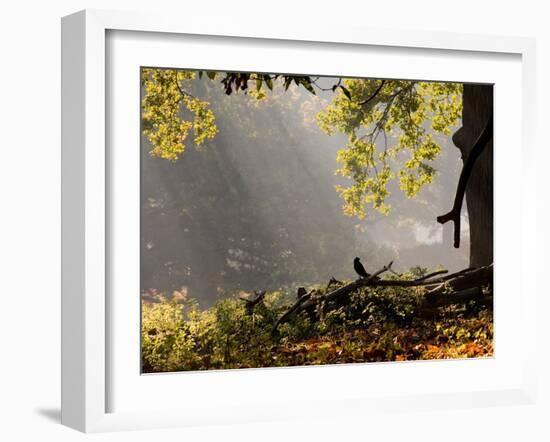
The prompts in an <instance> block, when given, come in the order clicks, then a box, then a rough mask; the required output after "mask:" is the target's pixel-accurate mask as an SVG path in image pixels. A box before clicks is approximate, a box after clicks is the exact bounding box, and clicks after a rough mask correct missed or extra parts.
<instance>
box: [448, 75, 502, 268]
mask: <svg viewBox="0 0 550 442" xmlns="http://www.w3.org/2000/svg"><path fill="white" fill-rule="evenodd" d="M492 108H493V86H492V85H475V84H465V85H464V94H463V110H462V127H461V128H460V129H459V130H458V131H457V132H456V133H455V134H454V135H453V142H454V144H455V145H456V146H457V147H458V148H459V149H460V152H461V154H462V160H463V161H466V159H467V158H468V155H469V153H470V151H471V149H472V147H473V145H474V143H475V141H476V139H477V137H478V136H479V134H480V133H481V132H482V131H483V128H484V127H485V124H486V122H487V119H488V118H489V115H490V114H491V111H492ZM466 205H467V209H468V220H469V224H470V267H481V266H486V265H489V264H491V263H492V262H493V139H492V137H491V140H490V141H489V143H488V144H487V146H486V147H485V149H484V151H483V153H482V154H481V155H480V157H479V158H478V159H477V161H476V163H475V165H474V169H473V170H472V174H471V176H470V179H469V181H468V185H467V187H466Z"/></svg>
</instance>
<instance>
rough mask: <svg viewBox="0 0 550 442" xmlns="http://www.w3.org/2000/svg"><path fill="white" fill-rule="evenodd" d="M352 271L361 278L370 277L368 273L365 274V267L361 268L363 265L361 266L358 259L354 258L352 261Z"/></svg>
mask: <svg viewBox="0 0 550 442" xmlns="http://www.w3.org/2000/svg"><path fill="white" fill-rule="evenodd" d="M353 269H354V270H355V272H356V273H357V274H358V275H359V276H360V277H361V278H368V277H369V276H370V273H367V271H366V270H365V267H363V264H361V260H360V259H359V258H355V259H354V260H353Z"/></svg>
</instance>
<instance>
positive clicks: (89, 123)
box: [62, 10, 537, 432]
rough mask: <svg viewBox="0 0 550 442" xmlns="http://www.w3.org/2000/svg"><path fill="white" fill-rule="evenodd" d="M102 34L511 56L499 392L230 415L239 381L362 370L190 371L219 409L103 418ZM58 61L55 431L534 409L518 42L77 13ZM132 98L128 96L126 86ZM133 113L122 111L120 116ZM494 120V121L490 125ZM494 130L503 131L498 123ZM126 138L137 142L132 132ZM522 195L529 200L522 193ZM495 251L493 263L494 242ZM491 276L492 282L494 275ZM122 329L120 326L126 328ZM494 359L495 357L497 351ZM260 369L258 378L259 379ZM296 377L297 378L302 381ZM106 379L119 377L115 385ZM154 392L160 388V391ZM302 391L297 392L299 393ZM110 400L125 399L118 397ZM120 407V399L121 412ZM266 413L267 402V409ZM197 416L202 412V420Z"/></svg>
mask: <svg viewBox="0 0 550 442" xmlns="http://www.w3.org/2000/svg"><path fill="white" fill-rule="evenodd" d="M113 32H115V33H116V32H119V33H120V32H121V33H128V32H140V33H156V34H155V35H156V36H157V37H158V36H159V35H160V36H171V37H170V38H179V37H183V38H185V36H186V35H187V36H215V37H216V38H218V39H220V38H221V39H222V40H223V39H226V40H227V41H229V40H231V39H235V38H236V39H248V40H249V41H256V42H261V41H266V39H267V41H270V42H273V44H278V43H277V42H279V43H280V44H284V45H299V44H303V43H304V42H308V43H310V44H313V45H315V44H319V45H321V44H324V45H334V44H336V45H337V46H338V48H342V49H346V48H348V49H349V48H352V47H353V48H358V47H359V48H361V47H365V48H366V47H370V48H373V47H374V48H377V50H379V51H383V50H384V49H387V50H388V51H389V50H390V49H391V48H399V50H400V51H401V52H402V53H407V51H413V50H419V49H421V50H425V51H427V52H426V54H428V53H429V54H431V56H433V57H435V58H437V57H443V56H444V55H445V54H466V53H467V54H470V55H472V57H473V59H478V60H480V63H481V62H482V61H483V59H484V57H489V54H501V55H503V56H513V57H515V59H516V61H517V60H519V61H518V63H519V65H518V68H519V69H520V77H521V81H520V87H521V90H520V91H518V96H517V97H516V98H518V100H519V102H518V104H519V105H520V107H521V110H520V111H518V112H519V114H515V115H514V116H517V115H521V120H520V121H521V124H520V125H519V127H517V128H516V129H517V140H518V142H519V143H520V144H521V160H522V167H523V169H522V173H523V178H524V182H525V183H524V184H523V187H521V188H519V189H518V190H517V192H518V196H519V198H521V204H522V210H521V211H519V212H518V214H517V215H516V217H517V219H515V220H512V221H510V222H516V221H517V223H516V224H514V226H516V227H517V228H518V229H519V230H520V231H519V232H518V237H517V242H516V245H517V249H516V252H515V254H516V256H515V259H516V261H517V254H520V255H521V264H522V266H521V275H520V277H519V278H518V281H517V284H518V285H517V288H518V290H519V291H520V293H521V296H517V297H516V299H515V305H514V308H516V309H517V311H519V312H521V313H522V314H521V315H518V319H517V320H516V323H519V325H520V326H521V327H522V329H523V330H524V333H523V337H524V339H523V342H524V343H525V344H524V346H523V347H522V349H523V353H522V354H521V355H517V360H516V361H514V362H513V363H512V362H510V363H509V364H508V365H507V366H506V367H508V368H509V369H510V370H511V371H510V373H513V375H511V376H507V377H506V379H507V381H506V382H504V381H503V382H500V383H495V384H494V385H491V386H490V387H488V388H482V387H481V386H480V385H477V386H474V387H473V388H472V389H471V390H468V386H467V385H465V386H463V387H462V389H461V390H460V391H458V390H457V391H454V392H449V391H447V390H445V389H441V388H440V387H438V385H437V384H435V385H434V387H433V388H431V389H429V390H428V389H427V390H426V392H425V393H424V394H419V393H418V391H412V390H411V391H409V392H406V391H403V392H402V393H400V394H398V393H397V392H396V391H389V390H388V391H386V392H384V391H383V390H380V391H378V392H377V394H376V395H372V394H370V395H369V394H367V393H363V392H362V391H361V389H359V391H358V392H357V394H355V395H351V396H350V395H342V394H339V393H337V392H336V393H335V394H333V395H329V396H328V397H327V398H326V399H324V400H321V399H320V398H316V397H314V396H311V397H310V398H309V399H308V400H307V401H305V402H304V403H307V404H308V407H307V408H304V406H303V403H299V402H296V403H295V404H292V403H289V404H288V406H286V407H284V408H281V407H280V406H272V407H269V406H266V404H263V403H262V404H260V403H259V402H258V399H257V398H256V399H255V398H254V396H253V395H248V396H247V395H246V394H245V395H243V397H242V398H238V400H236V401H235V402H237V403H232V404H231V407H228V406H227V401H226V400H225V402H224V400H223V391H227V392H228V394H229V391H230V390H229V388H228V385H227V383H225V384H224V382H223V380H224V379H230V380H231V383H232V384H234V385H238V386H240V387H241V388H245V389H246V388H250V379H254V381H253V382H254V385H255V387H256V388H260V387H262V386H263V387H267V386H268V384H273V385H276V384H277V382H296V380H297V379H300V382H303V381H304V379H310V378H315V377H316V376H317V377H319V374H320V373H321V374H322V376H324V377H325V379H329V381H328V382H330V379H333V378H335V377H336V376H338V372H337V371H336V370H340V372H342V370H346V375H345V377H346V379H348V380H353V379H356V380H357V379H360V377H361V375H362V373H363V374H364V371H362V370H365V369H366V368H364V367H365V365H363V364H359V365H356V366H355V367H350V366H347V367H321V370H324V371H319V370H317V368H316V367H314V368H313V370H316V371H312V370H311V368H308V369H307V370H309V371H307V372H305V371H304V369H300V368H297V369H283V370H269V369H262V370H253V371H249V370H240V371H239V373H235V371H232V372H227V371H225V372H224V371H222V372H217V373H206V374H205V373H201V374H199V376H195V377H194V378H192V377H188V378H187V379H188V380H191V382H193V383H194V384H196V385H199V384H200V385H201V387H202V388H203V390H202V391H203V392H204V388H207V389H208V388H210V389H213V388H218V389H220V390H219V391H221V393H220V394H221V396H222V399H221V400H220V403H219V407H218V409H216V404H213V403H212V402H210V403H208V404H204V406H203V407H202V408H201V407H200V406H198V407H196V412H194V413H193V412H191V410H190V409H186V407H185V406H182V407H178V408H176V407H174V406H173V405H170V404H169V405H168V406H167V407H159V408H157V409H145V408H143V407H142V408H139V407H136V409H132V410H130V409H125V408H124V407H122V409H121V410H117V409H116V408H117V407H115V409H113V407H112V404H111V403H110V399H109V397H110V395H111V393H112V391H113V390H114V389H115V388H116V385H114V384H113V382H112V379H113V376H112V370H113V367H112V365H113V361H116V359H117V358H116V355H115V354H114V353H113V352H114V351H117V350H116V349H117V348H120V346H119V347H117V346H116V345H114V346H113V345H111V344H112V343H111V335H113V323H115V322H116V321H119V322H120V318H119V319H117V317H116V314H115V313H113V311H111V309H112V305H113V304H112V300H111V299H109V296H108V295H109V293H108V291H109V287H110V282H109V270H108V269H109V268H110V267H109V265H110V260H111V259H115V258H113V257H112V256H111V255H110V252H109V246H108V245H109V244H110V242H111V241H113V238H112V237H111V236H110V235H112V234H114V233H116V232H117V230H116V229H114V230H113V229H110V228H109V223H110V222H111V221H112V220H110V217H111V211H112V209H113V206H112V204H113V201H115V202H116V201H117V199H116V198H113V195H111V194H110V192H111V190H112V188H111V187H110V186H109V180H111V179H112V176H111V175H110V173H111V172H112V169H110V167H111V166H110V165H109V161H110V159H109V152H108V142H109V139H110V138H109V137H110V134H109V133H108V132H107V126H106V121H108V119H110V118H113V115H111V113H110V112H111V109H110V108H109V107H108V102H109V96H108V94H109V93H111V90H110V88H109V81H110V79H111V77H110V76H107V75H106V72H109V71H108V69H107V68H108V63H109V60H108V56H113V53H112V52H109V45H108V41H107V39H108V37H107V36H108V34H109V33H113ZM143 35H144V34H143ZM174 36H175V37H174ZM178 36H179V37H178ZM231 41H235V40H231ZM438 54H439V55H438ZM62 56H63V58H62V123H63V128H62V423H63V424H65V425H67V426H70V427H72V428H76V429H78V430H80V431H85V432H97V431H110V430H122V429H139V428H158V427H169V426H186V425H206V424H209V423H233V422H254V421H262V420H273V419H285V418H294V417H297V416H301V417H304V418H307V417H308V416H313V415H315V416H317V417H319V416H323V415H326V416H327V417H328V416H330V415H334V414H340V415H348V414H349V415H351V414H368V413H371V412H373V411H375V410H376V411H380V410H384V411H388V412H392V411H398V410H399V411H403V410H405V411H406V410H413V409H437V408H455V407H458V408H460V407H470V406H488V405H499V404H522V403H532V402H533V401H534V397H535V393H536V383H535V371H536V370H535V369H536V367H535V366H534V362H533V361H534V358H533V354H534V348H531V347H529V345H534V342H535V339H529V338H528V337H529V336H534V333H535V322H534V318H535V316H536V315H535V312H536V304H537V302H536V297H537V291H536V286H535V283H534V281H533V279H530V278H526V277H525V275H526V272H527V260H528V256H533V255H534V254H535V246H536V238H535V229H534V228H533V227H534V222H535V213H534V210H535V209H534V207H535V206H536V204H535V198H536V192H533V191H532V187H531V188H529V185H528V183H529V182H532V181H533V180H534V174H530V172H531V171H532V170H534V166H533V164H534V140H533V135H532V134H533V133H534V129H533V124H534V123H533V121H534V118H533V113H534V110H533V109H534V102H535V78H534V76H535V69H534V63H535V61H534V57H535V47H534V41H533V40H531V39H525V38H517V37H498V38H496V37H490V36H475V35H463V34H460V35H457V34H446V33H437V34H435V33H426V32H414V31H403V30H395V31H392V32H390V31H387V30H385V31H384V30H377V29H371V28H348V27H343V26H331V27H330V29H328V28H322V27H315V26H313V25H311V26H301V27H300V28H299V29H298V28H294V27H292V26H291V25H287V26H285V25H284V24H280V23H278V24H277V25H276V26H275V25H272V26H270V25H266V23H258V24H255V23H248V24H247V25H246V26H243V24H242V23H239V24H238V25H234V24H231V23H226V22H221V21H220V22H218V21H213V20H212V19H211V18H208V19H205V18H203V19H201V17H196V18H195V19H194V20H193V21H188V22H186V23H185V24H182V23H181V22H180V20H178V18H177V17H170V16H154V15H152V14H144V13H125V12H113V11H100V10H87V11H81V12H78V13H76V14H73V15H70V16H67V17H65V18H63V21H62ZM136 60H137V59H136ZM135 63H137V61H135ZM473 63H475V61H474V62H473ZM181 67H186V66H181ZM429 69H430V68H429V67H428V68H427V69H426V74H425V76H427V77H431V76H433V74H431V73H430V70H429ZM434 69H435V68H434ZM115 76H116V75H115ZM137 92H139V91H138V89H137V87H136V93H137ZM501 103H502V101H501ZM495 105H496V113H497V114H498V112H499V107H498V106H499V102H498V100H496V101H495ZM501 105H502V104H501ZM133 111H135V109H133ZM133 111H132V110H129V112H133ZM114 118H116V117H114ZM136 118H137V114H136ZM497 118H500V117H497ZM503 121H504V120H501V124H502V122H503ZM501 127H503V126H502V125H501ZM498 128H499V125H498V122H497V124H496V127H495V136H496V139H497V143H498V142H499V141H498V137H499V129H498ZM136 135H137V136H138V137H139V133H137V134H136ZM512 137H513V136H512ZM503 145H504V143H503ZM496 146H498V144H497V145H496ZM497 149H498V147H497ZM501 164H503V166H502V167H503V168H505V167H506V165H505V164H504V163H501ZM115 167H116V166H115ZM497 167H498V166H497ZM134 172H135V171H134ZM134 176H135V174H134ZM528 188H529V189H530V190H529V191H527V189H528ZM495 204H497V203H495ZM497 219H498V218H497ZM498 222H499V221H497V223H498ZM518 226H519V227H518ZM496 252H497V257H498V243H497V249H496ZM496 277H497V278H498V267H497V270H496ZM136 296H138V294H136ZM498 296H499V295H498V294H497V297H498ZM510 307H511V306H510V305H509V304H505V303H504V301H503V302H502V303H501V304H500V305H499V304H498V303H497V305H496V307H495V311H496V315H498V314H499V312H506V308H510ZM119 311H120V309H119ZM497 320H498V316H497ZM127 321H128V323H132V322H134V323H135V324H138V322H139V317H137V316H136V317H134V316H130V317H129V319H128V320H127ZM518 321H519V322H518ZM124 323H125V324H126V321H125V322H124ZM503 323H504V322H503ZM501 330H503V334H502V335H503V336H504V335H506V333H505V331H506V328H505V327H503V328H501ZM113 339H115V338H113ZM115 340H116V339H115ZM529 343H533V344H529ZM497 348H498V347H497ZM501 354H502V355H504V352H503V353H501ZM125 357H126V356H125ZM130 357H133V356H130ZM504 359H506V358H504ZM494 360H496V361H497V362H496V363H495V362H494V361H493V362H492V364H493V365H487V364H485V365H483V366H481V365H480V366H479V367H478V366H476V365H475V363H476V361H472V362H473V363H472V364H470V365H469V366H468V367H467V368H465V366H464V365H461V364H455V363H454V362H453V361H448V362H440V361H434V362H430V363H429V364H432V365H431V367H432V368H430V370H431V373H432V374H434V373H436V374H437V372H440V373H442V372H443V370H451V371H453V372H457V371H463V370H471V371H472V373H471V374H470V375H468V376H472V377H473V376H475V373H476V370H481V371H483V372H484V375H485V376H491V373H492V370H497V369H498V370H500V368H498V365H497V363H498V361H499V354H498V350H497V353H496V356H495V358H494ZM134 362H135V361H134ZM134 362H132V363H134ZM426 364H428V363H425V364H423V363H409V364H406V365H401V364H368V365H372V368H369V370H371V371H370V373H373V370H377V373H380V372H381V371H387V370H392V371H393V372H394V373H396V374H398V375H399V376H403V374H404V373H405V372H408V373H413V372H415V373H418V376H421V377H422V376H426V375H427V373H428V372H427V371H426V370H425V367H426ZM434 364H435V365H434ZM489 364H491V361H489ZM512 365H513V367H512ZM384 367H387V368H384ZM396 367H398V368H396ZM415 367H420V368H415ZM494 367H496V368H494ZM506 367H504V368H506ZM501 368H502V367H501ZM504 368H503V369H504ZM115 369H116V367H115ZM266 370H268V371H267V372H266ZM481 371H479V373H480V372H481ZM266 373H267V374H266ZM304 373H307V376H306V375H305V374H304ZM312 373H313V375H312ZM495 373H496V372H495ZM502 373H504V372H502ZM205 375H206V376H208V377H205ZM132 376H139V373H133V374H132ZM171 376H178V375H165V376H164V375H163V376H157V377H156V379H157V380H155V381H146V382H148V383H149V384H151V385H152V384H153V383H156V384H155V385H152V387H151V386H149V387H147V386H146V387H145V388H155V389H157V387H159V391H163V392H164V393H161V394H165V395H166V391H169V390H166V389H170V388H172V387H173V385H169V384H170V381H168V380H167V379H168V378H170V377H171ZM114 378H115V379H120V376H118V378H117V377H114ZM161 378H164V379H161ZM497 378H498V376H495V379H497ZM140 379H141V378H140ZM148 379H152V378H148ZM170 379H176V378H174V377H172V378H170ZM179 379H182V378H181V377H180V378H179ZM467 379H469V378H466V380H467ZM115 384H116V382H115ZM161 384H165V385H164V386H161ZM497 384H498V385H497ZM209 385H210V387H209ZM160 387H162V388H160ZM128 388H132V385H130V384H129V387H128ZM163 388H164V390H163ZM224 389H225V390H224ZM305 391H308V390H307V388H306V390H305ZM233 393H234V392H233ZM121 394H126V393H124V391H122V393H121ZM191 399H192V398H191ZM131 400H132V399H131V398H130V399H129V400H128V402H130V401H131ZM167 403H169V401H167ZM274 405H277V403H276V402H275V404H274ZM208 407H209V408H210V411H211V412H210V413H206V412H205V410H206V409H207V408H208ZM246 409H249V410H250V412H249V413H242V412H239V410H241V411H243V410H246ZM224 410H225V411H224Z"/></svg>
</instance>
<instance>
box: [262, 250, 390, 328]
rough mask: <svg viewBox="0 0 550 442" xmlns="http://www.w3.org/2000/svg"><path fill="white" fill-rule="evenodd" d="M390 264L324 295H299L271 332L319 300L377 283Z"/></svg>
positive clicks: (332, 297)
mask: <svg viewBox="0 0 550 442" xmlns="http://www.w3.org/2000/svg"><path fill="white" fill-rule="evenodd" d="M392 264H393V261H391V262H390V263H389V264H388V265H386V266H384V267H382V268H381V269H380V270H378V271H377V272H376V273H373V274H372V275H370V276H369V277H368V278H361V279H358V280H356V281H353V282H350V283H349V284H346V285H344V286H342V287H339V288H337V289H336V290H333V291H332V292H329V293H325V294H324V295H321V296H315V297H314V296H312V295H313V292H312V293H309V294H307V295H304V296H302V297H299V299H298V301H296V303H295V304H294V305H293V306H292V307H290V308H289V309H288V310H287V311H286V312H285V313H283V315H282V316H281V317H280V318H279V319H277V321H276V322H275V324H274V325H273V329H272V332H273V333H274V332H276V331H277V328H278V327H279V325H281V324H282V323H284V322H286V321H288V319H290V317H291V316H292V315H294V314H295V313H297V312H298V311H301V310H305V309H307V308H309V307H314V306H316V305H317V304H318V303H319V302H323V301H324V302H328V301H332V300H334V299H336V298H338V297H340V296H343V295H345V294H347V293H351V292H353V291H355V290H357V289H358V288H361V287H366V286H368V285H369V284H371V283H372V282H373V281H376V282H377V283H378V282H379V281H380V280H379V279H378V275H381V274H382V273H384V272H387V271H388V270H390V268H391V266H392Z"/></svg>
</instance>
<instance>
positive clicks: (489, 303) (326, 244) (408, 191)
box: [129, 66, 500, 374]
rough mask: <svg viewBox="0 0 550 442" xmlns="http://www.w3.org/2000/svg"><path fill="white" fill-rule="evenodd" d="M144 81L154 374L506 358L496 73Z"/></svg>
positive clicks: (155, 72) (145, 344)
mask: <svg viewBox="0 0 550 442" xmlns="http://www.w3.org/2000/svg"><path fill="white" fill-rule="evenodd" d="M135 87H136V94H138V93H139V94H140V97H141V99H140V103H141V106H140V113H139V118H140V131H141V133H140V134H139V136H140V137H141V138H140V140H141V144H140V149H141V151H140V287H141V289H140V293H131V294H129V296H140V300H141V321H140V327H141V330H140V336H141V347H140V348H141V373H142V374H148V373H166V372H183V371H186V372H187V371H202V370H227V369H240V368H266V367H291V366H293V367H296V366H312V365H328V364H331V365H332V364H351V363H371V362H378V363H385V362H394V363H398V362H403V361H419V360H438V359H465V358H491V357H493V351H494V350H493V348H494V341H493V339H494V334H493V297H494V293H493V224H494V219H493V85H492V84H478V83H458V82H445V81H435V80H433V79H421V80H416V79H393V78H376V77H373V78H368V77H362V78H357V77H344V76H338V75H332V76H326V75H318V74H311V73H310V74H299V73H277V72H275V73H273V72H267V73H266V72H237V71H229V70H228V71H210V70H206V69H197V68H189V67H167V66H142V67H141V68H140V84H136V86H135ZM138 88H139V90H138ZM136 118H137V117H136ZM136 135H137V134H136ZM499 287H500V286H499Z"/></svg>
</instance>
